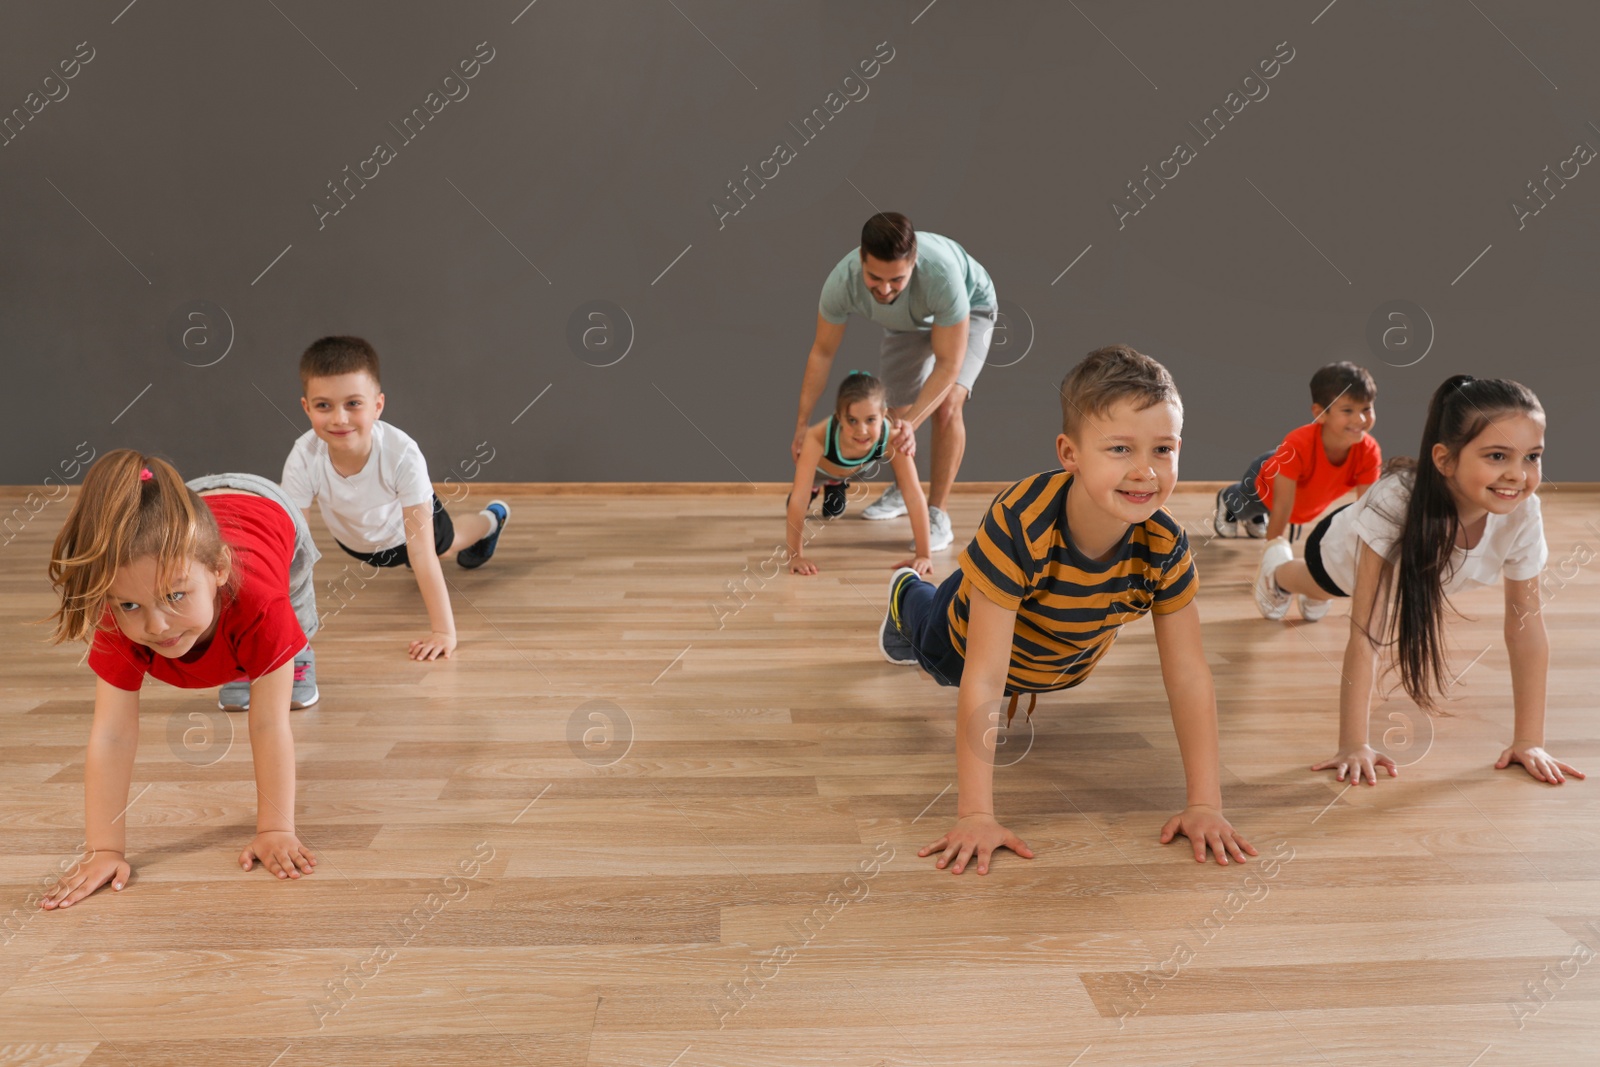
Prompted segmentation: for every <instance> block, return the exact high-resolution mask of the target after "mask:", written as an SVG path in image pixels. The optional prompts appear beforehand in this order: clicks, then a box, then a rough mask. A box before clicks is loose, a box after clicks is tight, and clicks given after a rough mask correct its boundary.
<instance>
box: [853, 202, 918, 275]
mask: <svg viewBox="0 0 1600 1067" xmlns="http://www.w3.org/2000/svg"><path fill="white" fill-rule="evenodd" d="M861 254H862V255H864V256H871V257H872V258H873V259H881V260H883V261H884V262H885V263H888V262H891V261H893V260H896V259H907V258H909V257H911V256H914V255H916V254H917V231H916V230H913V229H912V228H911V220H910V219H908V218H906V217H905V216H904V215H902V214H900V213H899V212H898V211H880V212H878V213H877V214H876V215H874V216H872V217H871V218H870V219H868V220H867V224H866V225H865V226H863V227H861Z"/></svg>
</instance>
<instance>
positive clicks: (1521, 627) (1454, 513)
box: [1261, 374, 1583, 785]
mask: <svg viewBox="0 0 1600 1067" xmlns="http://www.w3.org/2000/svg"><path fill="white" fill-rule="evenodd" d="M1544 429H1545V417H1544V408H1543V407H1542V406H1541V405H1540V404H1539V398H1538V397H1536V396H1534V395H1533V392H1532V391H1531V390H1530V389H1528V388H1527V387H1526V386H1523V385H1520V384H1518V383H1517V382H1513V381H1508V380H1505V379H1502V378H1491V379H1479V378H1474V377H1472V376H1471V375H1470V374H1457V375H1454V376H1453V377H1451V378H1449V379H1447V380H1446V381H1445V382H1444V384H1443V385H1441V386H1439V388H1438V390H1436V391H1435V392H1434V394H1433V400H1432V402H1431V403H1430V404H1429V405H1428V420H1427V424H1426V425H1425V426H1424V427H1423V431H1422V447H1421V449H1420V450H1419V451H1418V455H1417V461H1416V464H1415V467H1414V469H1395V470H1392V471H1391V472H1390V473H1388V474H1386V475H1385V476H1384V477H1383V478H1381V479H1379V480H1378V482H1377V484H1376V485H1374V486H1373V487H1372V489H1371V490H1369V491H1368V492H1367V494H1366V495H1365V496H1363V497H1362V498H1361V499H1360V500H1358V501H1356V503H1354V504H1351V505H1348V506H1347V507H1344V508H1341V509H1339V510H1338V511H1336V512H1334V513H1333V514H1332V515H1330V516H1328V517H1327V518H1325V519H1323V520H1322V522H1321V523H1319V524H1318V526H1317V528H1316V530H1315V531H1313V533H1312V535H1311V537H1310V538H1308V539H1307V543H1306V551H1305V558H1304V559H1303V560H1295V561H1291V562H1286V563H1283V564H1282V565H1280V566H1278V567H1277V568H1275V569H1274V570H1272V571H1270V572H1268V573H1267V574H1266V575H1265V577H1264V578H1262V579H1261V580H1262V581H1263V582H1272V583H1273V584H1274V585H1275V586H1276V588H1277V589H1278V590H1281V591H1282V592H1283V593H1299V594H1301V595H1304V596H1309V597H1314V598H1326V597H1329V596H1336V597H1342V596H1348V597H1350V601H1351V611H1350V640H1349V643H1348V645H1347V646H1346V647H1345V655H1344V669H1343V677H1344V686H1343V689H1342V691H1341V693H1340V698H1339V754H1338V755H1336V756H1335V757H1333V758H1332V759H1328V760H1324V761H1322V762H1321V763H1318V764H1315V765H1313V766H1312V768H1311V769H1312V770H1314V771H1320V770H1327V769H1336V770H1337V773H1338V780H1339V781H1341V782H1342V781H1345V780H1347V779H1348V780H1349V781H1350V782H1352V783H1359V782H1361V781H1362V780H1365V781H1366V782H1367V784H1369V785H1375V784H1377V768H1379V767H1383V768H1385V769H1386V770H1387V771H1388V772H1389V776H1390V777H1391V778H1395V777H1398V776H1399V769H1398V767H1397V766H1396V765H1395V762H1394V760H1393V759H1391V758H1390V757H1388V756H1386V755H1384V754H1383V753H1381V752H1377V751H1375V750H1374V749H1373V748H1372V746H1371V745H1370V744H1369V743H1368V729H1367V719H1368V716H1369V713H1370V711H1371V705H1372V690H1373V683H1374V680H1375V676H1376V673H1377V661H1378V652H1379V649H1380V648H1381V647H1383V646H1385V645H1392V646H1393V648H1394V658H1395V664H1396V666H1397V667H1398V669H1399V674H1400V683H1401V685H1402V687H1403V688H1404V689H1405V692H1406V694H1407V695H1408V696H1409V697H1411V699H1412V700H1414V701H1416V703H1417V704H1418V706H1420V707H1421V708H1423V709H1424V710H1432V709H1433V708H1434V707H1435V706H1436V705H1437V703H1438V700H1439V699H1440V698H1442V697H1444V696H1446V695H1447V693H1448V690H1449V687H1450V682H1451V678H1450V673H1449V670H1448V666H1447V663H1446V655H1445V643H1444V619H1445V611H1446V608H1447V607H1448V606H1449V598H1450V595H1451V594H1452V593H1456V592H1459V591H1460V590H1463V589H1467V588H1472V587H1474V586H1483V585H1489V584H1491V583H1493V582H1496V581H1501V580H1503V582H1504V586H1505V603H1506V615H1505V640H1506V650H1507V652H1508V653H1509V654H1510V658H1511V690H1512V699H1513V704H1514V706H1515V728H1514V733H1513V738H1512V742H1511V744H1510V745H1509V746H1508V747H1507V748H1506V749H1505V751H1504V752H1502V753H1501V754H1500V759H1499V761H1498V762H1497V763H1496V764H1495V767H1496V768H1497V769H1504V768H1505V767H1509V766H1510V765H1511V764H1513V763H1519V764H1521V765H1522V767H1523V768H1524V769H1525V770H1526V771H1527V772H1528V774H1530V775H1532V776H1533V777H1534V778H1536V779H1538V780H1539V781H1541V782H1549V783H1551V784H1552V785H1560V784H1561V783H1562V782H1564V781H1566V776H1568V775H1571V776H1573V777H1577V778H1582V777H1583V773H1582V772H1581V771H1578V770H1576V769H1575V768H1573V767H1571V766H1569V765H1568V764H1566V763H1563V762H1562V761H1560V760H1558V759H1556V758H1555V757H1554V756H1552V755H1550V753H1548V752H1546V751H1545V749H1544V713H1545V676H1546V674H1547V673H1548V669H1549V661H1550V643H1549V639H1548V637H1547V636H1546V634H1545V628H1544V617H1543V615H1542V614H1541V612H1540V608H1541V606H1542V605H1541V602H1540V596H1539V575H1540V573H1541V572H1542V571H1543V570H1544V565H1545V561H1546V559H1547V558H1548V555H1549V552H1548V549H1547V548H1546V547H1545V542H1544V523H1543V519H1542V517H1541V514H1540V508H1539V498H1538V497H1537V496H1536V495H1535V490H1537V489H1538V487H1539V480H1540V477H1541V469H1540V464H1541V460H1542V458H1543V454H1544Z"/></svg>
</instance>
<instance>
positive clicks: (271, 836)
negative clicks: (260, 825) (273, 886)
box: [239, 830, 317, 878]
mask: <svg viewBox="0 0 1600 1067" xmlns="http://www.w3.org/2000/svg"><path fill="white" fill-rule="evenodd" d="M256 860H260V861H261V866H263V867H265V868H266V869H267V870H269V871H271V872H272V873H273V874H275V875H277V876H278V877H279V878H299V877H300V876H301V875H302V874H314V873H316V866H317V858H316V857H315V856H313V855H312V854H311V850H310V849H309V848H306V846H304V845H302V844H301V843H300V839H299V838H298V837H296V836H295V835H294V834H293V833H292V832H291V831H289V830H262V831H261V832H260V833H258V834H256V836H255V838H254V839H253V840H252V841H251V842H250V843H249V844H248V845H246V846H245V849H244V851H243V852H241V853H239V866H241V867H243V868H244V869H245V870H247V871H248V870H250V869H251V868H252V867H254V866H255V862H256Z"/></svg>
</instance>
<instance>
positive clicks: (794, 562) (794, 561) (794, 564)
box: [789, 556, 817, 574]
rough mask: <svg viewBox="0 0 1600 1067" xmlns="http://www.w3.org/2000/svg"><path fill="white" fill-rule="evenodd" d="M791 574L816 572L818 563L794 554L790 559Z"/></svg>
mask: <svg viewBox="0 0 1600 1067" xmlns="http://www.w3.org/2000/svg"><path fill="white" fill-rule="evenodd" d="M789 573H790V574H815V573H817V565H816V564H815V563H812V562H811V561H810V560H809V559H807V558H806V557H804V556H792V557H790V559H789Z"/></svg>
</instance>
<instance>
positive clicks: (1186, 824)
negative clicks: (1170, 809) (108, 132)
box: [1161, 804, 1260, 867]
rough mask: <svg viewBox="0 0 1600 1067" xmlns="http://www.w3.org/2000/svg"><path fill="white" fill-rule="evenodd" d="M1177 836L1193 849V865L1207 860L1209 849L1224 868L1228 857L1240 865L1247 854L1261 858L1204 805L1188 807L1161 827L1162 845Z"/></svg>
mask: <svg viewBox="0 0 1600 1067" xmlns="http://www.w3.org/2000/svg"><path fill="white" fill-rule="evenodd" d="M1179 834H1182V835H1183V836H1184V837H1187V838H1188V839H1189V844H1191V845H1193V846H1194V859H1195V862H1196V863H1204V862H1205V861H1206V848H1207V847H1208V846H1209V847H1210V849H1211V852H1212V854H1213V855H1215V856H1216V857H1217V862H1218V863H1220V864H1222V865H1223V866H1224V867H1226V866H1227V865H1228V857H1229V856H1230V855H1231V856H1233V858H1234V862H1236V863H1243V862H1244V857H1245V853H1247V852H1248V853H1249V854H1250V855H1252V856H1257V855H1260V853H1258V852H1257V851H1256V850H1255V847H1254V846H1253V845H1251V844H1250V842H1248V841H1246V840H1245V839H1244V838H1243V837H1242V836H1241V835H1240V834H1239V832H1238V831H1237V830H1235V829H1234V828H1233V825H1232V824H1231V823H1229V822H1228V820H1227V819H1225V818H1223V817H1222V812H1220V811H1218V810H1217V809H1216V808H1213V807H1211V806H1209V805H1206V804H1190V805H1189V806H1188V807H1187V808H1184V809H1183V810H1182V811H1181V812H1179V813H1178V814H1176V815H1174V816H1173V817H1172V818H1170V819H1168V820H1167V824H1166V825H1165V826H1163V827H1162V828H1161V843H1162V844H1163V845H1165V844H1166V843H1168V842H1169V841H1171V840H1172V839H1173V838H1175V837H1177V836H1178V835H1179Z"/></svg>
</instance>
